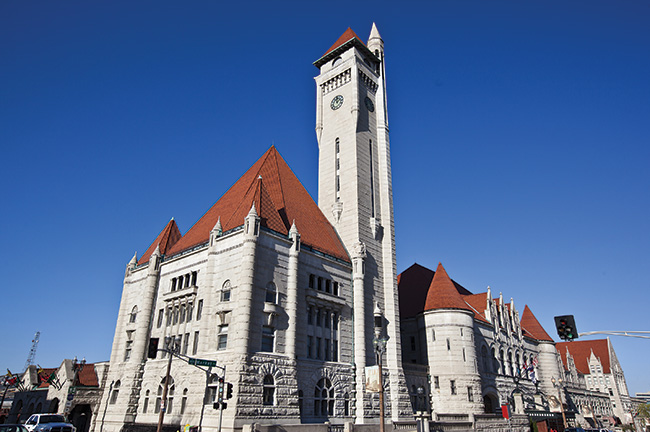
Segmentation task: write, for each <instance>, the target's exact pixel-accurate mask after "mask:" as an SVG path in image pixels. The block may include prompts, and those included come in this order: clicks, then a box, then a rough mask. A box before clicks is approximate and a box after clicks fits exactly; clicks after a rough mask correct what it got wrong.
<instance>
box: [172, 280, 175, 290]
mask: <svg viewBox="0 0 650 432" xmlns="http://www.w3.org/2000/svg"><path fill="white" fill-rule="evenodd" d="M172 291H176V278H173V279H172Z"/></svg>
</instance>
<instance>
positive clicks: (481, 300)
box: [462, 292, 490, 324]
mask: <svg viewBox="0 0 650 432" xmlns="http://www.w3.org/2000/svg"><path fill="white" fill-rule="evenodd" d="M462 297H463V300H465V303H467V304H468V305H469V307H471V308H472V311H473V312H474V316H475V317H476V318H478V319H479V320H480V321H483V322H486V323H488V324H490V321H488V320H487V318H485V306H486V305H487V293H486V292H484V293H479V294H472V295H464V296H462Z"/></svg>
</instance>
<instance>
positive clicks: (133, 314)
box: [129, 306, 138, 323]
mask: <svg viewBox="0 0 650 432" xmlns="http://www.w3.org/2000/svg"><path fill="white" fill-rule="evenodd" d="M137 318H138V307H137V306H133V309H131V316H130V317H129V322H130V323H134V322H135V320H136V319H137Z"/></svg>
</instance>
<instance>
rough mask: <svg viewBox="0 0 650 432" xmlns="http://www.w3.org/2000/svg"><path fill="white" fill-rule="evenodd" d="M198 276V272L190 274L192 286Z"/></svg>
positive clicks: (194, 284)
mask: <svg viewBox="0 0 650 432" xmlns="http://www.w3.org/2000/svg"><path fill="white" fill-rule="evenodd" d="M198 275H199V272H192V286H196V279H197V277H198Z"/></svg>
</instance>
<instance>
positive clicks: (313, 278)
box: [309, 274, 316, 288]
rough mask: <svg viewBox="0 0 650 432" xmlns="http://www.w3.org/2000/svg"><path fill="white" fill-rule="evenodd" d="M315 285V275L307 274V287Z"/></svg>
mask: <svg viewBox="0 0 650 432" xmlns="http://www.w3.org/2000/svg"><path fill="white" fill-rule="evenodd" d="M315 287H316V276H315V275H313V274H310V275H309V288H315Z"/></svg>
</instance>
